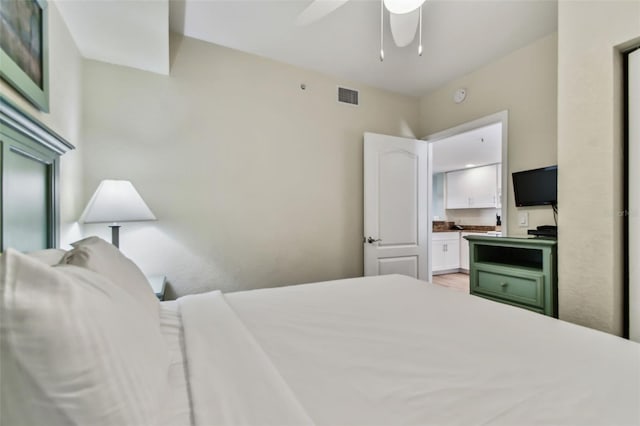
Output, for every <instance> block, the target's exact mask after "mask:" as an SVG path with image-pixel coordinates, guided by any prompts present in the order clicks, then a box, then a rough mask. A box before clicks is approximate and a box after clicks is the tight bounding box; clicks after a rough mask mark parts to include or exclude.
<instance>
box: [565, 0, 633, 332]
mask: <svg viewBox="0 0 640 426" xmlns="http://www.w3.org/2000/svg"><path fill="white" fill-rule="evenodd" d="M558 25H559V30H558V57H559V61H558V141H559V142H558V162H559V194H558V196H559V204H560V217H559V221H560V225H559V227H560V228H559V229H560V234H559V240H558V245H559V255H560V265H559V266H560V269H559V276H560V284H561V285H560V288H559V303H560V307H559V310H560V317H561V318H562V319H565V320H568V321H572V322H576V323H579V324H583V325H586V326H589V327H593V328H597V329H600V330H604V331H608V332H610V333H614V334H621V333H622V309H623V299H622V288H623V284H622V265H623V264H622V259H623V252H622V249H623V247H622V215H621V212H622V194H623V189H622V164H623V163H622V161H623V160H622V147H623V139H622V123H623V118H622V113H621V111H622V105H623V101H622V94H621V93H622V67H621V55H620V53H619V50H618V49H617V48H616V47H620V46H621V45H622V46H624V45H629V44H630V43H634V42H633V40H634V39H635V43H636V44H640V2H637V1H612V0H607V1H593V2H573V1H560V3H559V7H558ZM632 261H637V259H635V260H632Z"/></svg>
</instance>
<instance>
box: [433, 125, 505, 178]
mask: <svg viewBox="0 0 640 426" xmlns="http://www.w3.org/2000/svg"><path fill="white" fill-rule="evenodd" d="M432 146H433V151H432V152H433V158H432V167H433V173H441V172H448V171H450V170H460V169H464V168H465V167H475V166H485V165H487V164H494V163H500V162H501V161H502V123H496V124H491V125H489V126H486V127H480V128H478V129H475V130H471V131H469V132H465V133H460V134H458V135H455V136H451V137H449V138H446V139H441V140H439V141H436V142H433V144H432Z"/></svg>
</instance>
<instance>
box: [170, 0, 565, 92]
mask: <svg viewBox="0 0 640 426" xmlns="http://www.w3.org/2000/svg"><path fill="white" fill-rule="evenodd" d="M309 3H310V0H288V1H277V0H231V1H229V0H171V2H170V13H169V16H170V27H171V30H172V31H175V32H178V33H182V34H184V35H187V36H189V37H194V38H197V39H201V40H205V41H209V42H211V43H216V44H220V45H223V46H227V47H231V48H234V49H238V50H242V51H246V52H250V53H254V54H257V55H260V56H265V57H268V58H272V59H275V60H278V61H281V62H285V63H289V64H293V65H297V66H300V67H304V68H309V69H313V70H317V71H320V72H323V73H327V74H331V75H335V76H338V77H339V78H342V79H345V80H351V81H355V82H358V83H361V84H367V85H371V86H375V87H380V88H384V89H388V90H391V91H395V92H399V93H404V94H408V95H414V96H418V95H422V94H424V93H426V92H428V91H430V90H433V89H435V88H437V87H439V86H441V85H442V84H444V83H446V82H447V81H450V80H452V79H454V78H457V77H460V76H462V75H465V74H467V73H469V72H471V71H473V70H475V69H477V68H479V67H481V66H482V65H484V64H486V63H489V62H491V61H492V60H494V59H496V58H499V57H501V56H504V55H505V54H507V53H509V52H511V51H513V50H516V49H518V48H519V47H522V46H525V45H526V44H528V43H530V42H532V41H533V40H536V39H538V38H540V37H542V36H544V35H546V34H549V33H551V32H553V31H555V30H556V28H557V0H497V1H487V0H446V1H443V0H427V2H426V3H425V6H424V11H423V26H424V28H423V46H424V53H423V55H422V57H419V56H418V55H417V50H418V48H417V40H414V43H412V44H411V45H409V46H408V47H405V48H398V47H395V46H394V45H393V41H392V38H391V33H390V31H389V28H388V15H387V17H386V18H385V45H384V46H385V60H384V62H380V60H379V53H378V52H379V50H380V2H379V1H377V0H351V1H348V2H347V3H346V4H345V5H344V6H342V7H340V8H338V9H337V10H335V11H334V12H332V13H331V14H329V15H328V16H326V17H324V18H323V19H321V20H319V21H317V22H315V23H313V24H310V25H307V26H303V27H298V26H296V25H295V19H296V17H297V16H298V14H300V12H302V10H304V9H305V7H306V6H307V5H308V4H309Z"/></svg>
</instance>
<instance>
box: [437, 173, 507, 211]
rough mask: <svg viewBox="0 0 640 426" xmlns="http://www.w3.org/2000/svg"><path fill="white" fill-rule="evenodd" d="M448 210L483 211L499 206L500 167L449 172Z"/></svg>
mask: <svg viewBox="0 0 640 426" xmlns="http://www.w3.org/2000/svg"><path fill="white" fill-rule="evenodd" d="M446 176H447V203H446V206H447V209H482V208H495V207H497V206H498V166H497V165H496V164H491V165H489V166H482V167H474V168H470V169H464V170H456V171H453V172H447V174H446Z"/></svg>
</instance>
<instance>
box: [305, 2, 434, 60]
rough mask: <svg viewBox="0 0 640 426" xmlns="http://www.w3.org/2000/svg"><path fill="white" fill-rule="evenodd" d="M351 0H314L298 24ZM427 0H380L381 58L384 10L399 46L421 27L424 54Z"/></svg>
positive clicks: (324, 13)
mask: <svg viewBox="0 0 640 426" xmlns="http://www.w3.org/2000/svg"><path fill="white" fill-rule="evenodd" d="M347 1H349V0H313V1H312V2H311V4H310V5H309V6H307V8H306V9H305V10H303V11H302V13H300V15H298V17H297V19H296V25H300V26H304V25H309V24H311V23H313V22H315V21H317V20H319V19H322V18H323V17H325V16H326V15H328V14H330V13H331V12H333V11H334V10H336V9H338V8H339V7H340V6H343V5H344V4H345V3H346V2H347ZM425 1H426V0H380V60H381V61H383V60H384V48H383V42H384V38H383V37H384V31H383V30H384V27H383V25H384V10H385V9H386V10H387V11H388V12H389V26H390V28H391V35H392V36H393V41H394V43H395V44H396V46H398V47H405V46H408V45H409V44H411V42H412V41H413V39H414V38H415V35H416V30H418V29H419V45H418V55H420V56H422V5H423V4H424V2H425Z"/></svg>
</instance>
